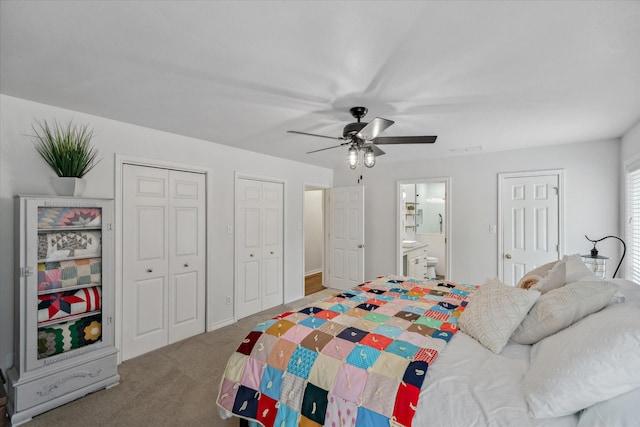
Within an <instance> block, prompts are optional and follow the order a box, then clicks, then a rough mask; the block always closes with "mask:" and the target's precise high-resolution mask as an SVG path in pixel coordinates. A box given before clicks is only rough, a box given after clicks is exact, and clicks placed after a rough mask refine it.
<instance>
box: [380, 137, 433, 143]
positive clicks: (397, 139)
mask: <svg viewBox="0 0 640 427" xmlns="http://www.w3.org/2000/svg"><path fill="white" fill-rule="evenodd" d="M436 139H438V137H437V136H381V137H379V138H375V139H373V140H372V142H373V143H374V144H433V143H434V142H436Z"/></svg>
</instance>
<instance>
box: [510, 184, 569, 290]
mask: <svg viewBox="0 0 640 427" xmlns="http://www.w3.org/2000/svg"><path fill="white" fill-rule="evenodd" d="M500 179H501V181H500V182H501V195H500V197H501V206H502V209H501V220H502V224H501V227H500V229H501V230H502V245H501V246H502V253H500V254H499V256H500V257H501V260H502V277H503V281H504V283H506V284H510V285H515V284H516V283H518V281H519V280H520V279H521V278H522V276H524V274H525V273H526V272H527V271H529V270H531V269H533V268H535V267H537V266H539V265H542V264H545V263H548V262H551V261H554V260H557V259H559V257H560V198H559V193H560V175H559V173H550V174H521V175H501V177H500Z"/></svg>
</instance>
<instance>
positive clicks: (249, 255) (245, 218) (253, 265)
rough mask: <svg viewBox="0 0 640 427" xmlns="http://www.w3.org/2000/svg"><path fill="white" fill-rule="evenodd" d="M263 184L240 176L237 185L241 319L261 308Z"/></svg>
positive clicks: (237, 274) (237, 276) (237, 285)
mask: <svg viewBox="0 0 640 427" xmlns="http://www.w3.org/2000/svg"><path fill="white" fill-rule="evenodd" d="M261 199H262V185H261V183H260V181H255V180H251V179H239V180H238V181H237V186H236V297H235V303H236V304H235V307H236V310H235V315H236V318H238V319H240V318H242V317H246V316H248V315H250V314H253V313H257V312H258V311H260V310H261V300H262V297H261V295H262V283H261V281H262V280H261V275H262V274H261V273H262V265H261V258H262V209H261V206H260V205H261Z"/></svg>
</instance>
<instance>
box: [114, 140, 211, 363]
mask: <svg viewBox="0 0 640 427" xmlns="http://www.w3.org/2000/svg"><path fill="white" fill-rule="evenodd" d="M124 165H134V166H144V167H152V168H160V169H172V170H178V171H183V172H191V173H201V174H204V175H205V187H206V188H205V199H206V200H205V210H206V212H205V227H206V228H205V230H206V232H205V236H206V242H205V310H204V311H205V329H206V331H207V332H209V331H212V330H213V329H215V328H214V325H209V319H212V318H214V317H213V316H211V315H210V313H209V309H210V307H213V304H210V299H211V298H213V295H214V293H213V292H210V289H213V287H212V286H213V283H212V278H213V274H212V273H213V270H212V266H213V263H212V261H211V260H210V257H209V256H208V254H211V253H213V227H210V226H209V224H213V170H212V169H211V168H208V167H204V166H196V165H191V164H184V163H178V162H171V161H166V160H158V159H152V158H148V157H137V156H129V155H124V154H118V153H116V154H115V165H114V166H115V174H114V176H115V184H114V185H115V188H114V194H115V224H116V232H115V233H114V236H113V240H114V242H113V246H114V248H115V257H114V261H115V262H114V264H115V265H114V267H115V276H114V279H115V300H116V301H115V321H116V328H115V346H116V349H117V350H118V364H120V363H122V328H123V321H122V320H123V312H122V297H123V277H122V275H123V271H122V270H123V269H122V265H123V259H122V254H123V251H122V244H123V241H124V238H123V236H122V227H120V224H122V208H123V200H122V197H123V191H122V184H123V179H122V175H123V173H124Z"/></svg>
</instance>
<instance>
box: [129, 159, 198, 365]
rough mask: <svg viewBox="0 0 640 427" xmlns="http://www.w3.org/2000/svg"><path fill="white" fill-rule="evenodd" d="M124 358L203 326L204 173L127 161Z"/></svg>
mask: <svg viewBox="0 0 640 427" xmlns="http://www.w3.org/2000/svg"><path fill="white" fill-rule="evenodd" d="M122 182H123V208H122V209H123V212H122V222H123V224H122V245H123V247H122V253H123V301H122V317H123V319H122V321H123V324H122V347H123V348H122V358H123V360H127V359H130V358H132V357H135V356H138V355H140V354H143V353H146V352H148V351H151V350H155V349H157V348H160V347H163V346H165V345H167V344H171V343H173V342H176V341H179V340H181V339H184V338H187V337H189V336H193V335H196V334H198V333H201V332H204V330H205V277H206V267H205V262H206V261H205V260H206V258H205V246H206V245H205V243H206V230H205V188H204V187H205V178H204V175H203V174H197V173H190V172H180V171H173V170H167V169H159V168H152V167H144V166H134V165H125V166H124V173H123V180H122Z"/></svg>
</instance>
